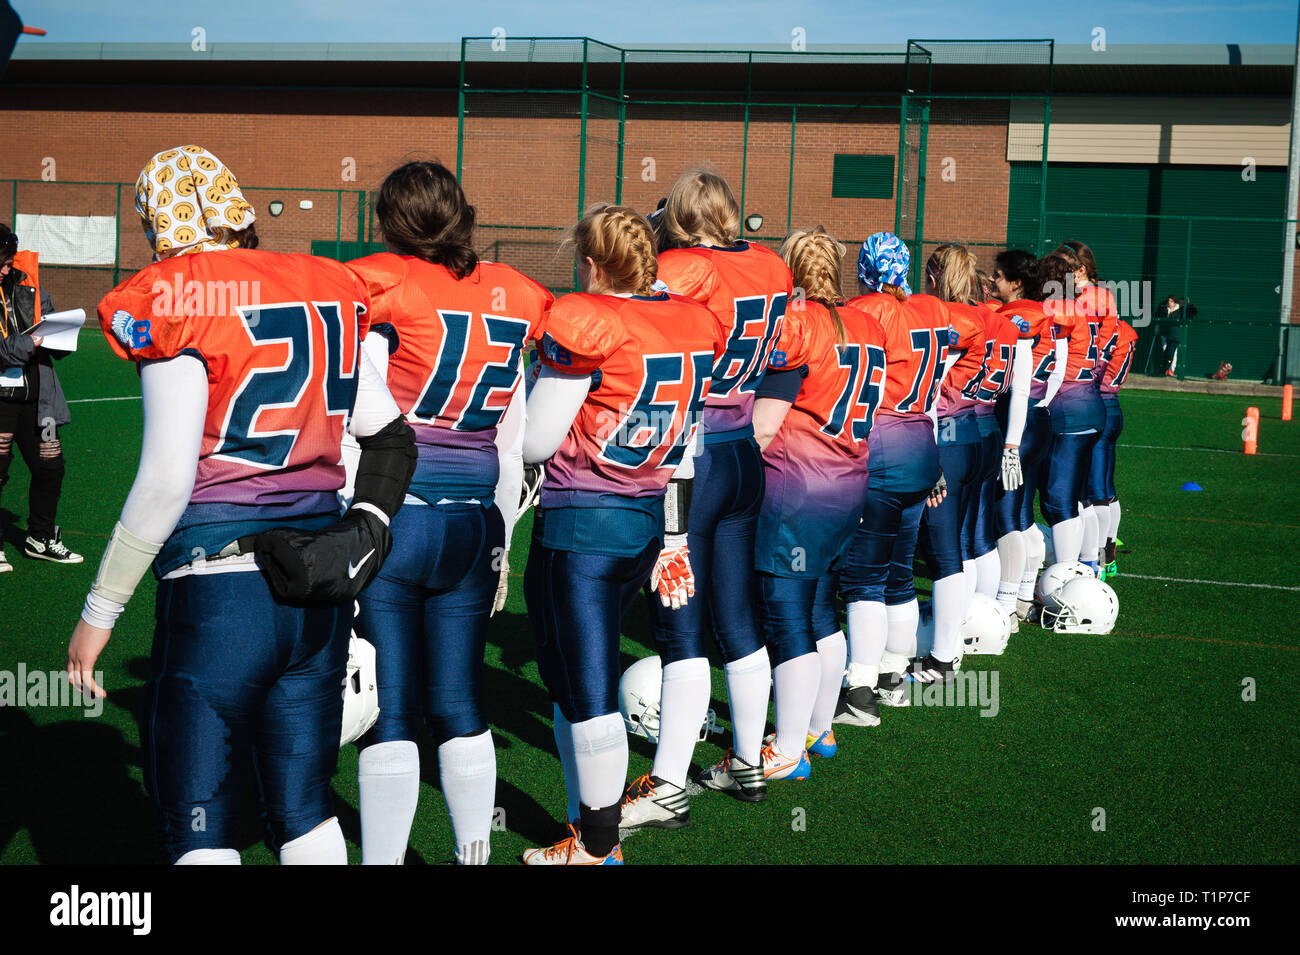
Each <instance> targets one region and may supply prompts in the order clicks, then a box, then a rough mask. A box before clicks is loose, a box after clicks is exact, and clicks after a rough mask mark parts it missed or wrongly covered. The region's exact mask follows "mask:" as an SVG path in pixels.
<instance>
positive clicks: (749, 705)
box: [723, 647, 772, 766]
mask: <svg viewBox="0 0 1300 955" xmlns="http://www.w3.org/2000/svg"><path fill="white" fill-rule="evenodd" d="M723 672H724V673H725V674H726V676H727V700H728V702H729V704H730V706H731V747H732V749H734V750H735V751H736V755H737V756H739V757H740V758H741V759H743V760H744V761H745V762H746V763H748V764H749V765H751V766H755V765H757V764H758V760H759V758H760V755H761V753H762V750H763V731H764V730H765V729H767V695H768V690H770V689H771V686H772V661H771V660H769V659H768V656H767V648H766V647H759V648H758V649H757V650H755V651H754V652H753V653H751V654H749V656H745V657H741V658H740V659H739V660H732V661H731V662H730V663H728V664H727V665H726V666H725V667H723Z"/></svg>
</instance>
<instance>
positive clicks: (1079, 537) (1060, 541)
mask: <svg viewBox="0 0 1300 955" xmlns="http://www.w3.org/2000/svg"><path fill="white" fill-rule="evenodd" d="M1082 547H1083V518H1081V517H1071V518H1070V519H1069V520H1064V521H1059V522H1058V523H1056V524H1053V525H1052V549H1053V550H1055V551H1056V560H1057V563H1061V562H1065V563H1067V564H1072V563H1075V562H1076V561H1077V560H1078V559H1079V551H1080V549H1081V548H1082Z"/></svg>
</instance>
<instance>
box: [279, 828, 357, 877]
mask: <svg viewBox="0 0 1300 955" xmlns="http://www.w3.org/2000/svg"><path fill="white" fill-rule="evenodd" d="M347 864H348V845H347V843H346V842H344V841H343V830H342V829H340V828H339V820H338V817H337V816H330V818H329V819H328V820H327V821H325V822H323V823H321V824H320V825H319V826H317V827H316V828H315V829H313V830H312V831H311V832H309V833H307V834H306V835H305V836H299V837H298V838H297V839H294V840H292V841H290V842H286V843H285V844H284V845H282V846H281V847H280V865H347Z"/></svg>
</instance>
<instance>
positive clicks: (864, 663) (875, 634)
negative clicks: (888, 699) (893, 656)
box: [848, 600, 889, 686]
mask: <svg viewBox="0 0 1300 955" xmlns="http://www.w3.org/2000/svg"><path fill="white" fill-rule="evenodd" d="M848 618H849V624H848V625H849V665H848V680H849V686H875V685H876V684H877V683H878V682H879V681H880V655H881V654H882V653H884V652H885V639H886V637H888V635H889V615H888V614H887V613H886V611H885V602H884V601H883V600H855V601H853V602H852V603H850V604H849V605H848Z"/></svg>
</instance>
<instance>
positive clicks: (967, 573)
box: [961, 557, 979, 607]
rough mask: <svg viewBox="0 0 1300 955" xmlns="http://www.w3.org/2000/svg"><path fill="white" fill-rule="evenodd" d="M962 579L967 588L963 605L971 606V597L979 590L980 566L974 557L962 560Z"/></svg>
mask: <svg viewBox="0 0 1300 955" xmlns="http://www.w3.org/2000/svg"><path fill="white" fill-rule="evenodd" d="M961 579H962V584H963V586H964V587H965V590H966V596H965V597H964V598H963V599H964V600H965V604H963V606H966V607H969V606H970V601H971V598H972V597H974V596H975V593H976V591H977V590H979V568H977V567H976V566H975V558H973V557H972V558H971V559H970V560H963V561H962V562H961Z"/></svg>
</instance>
